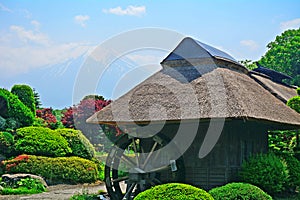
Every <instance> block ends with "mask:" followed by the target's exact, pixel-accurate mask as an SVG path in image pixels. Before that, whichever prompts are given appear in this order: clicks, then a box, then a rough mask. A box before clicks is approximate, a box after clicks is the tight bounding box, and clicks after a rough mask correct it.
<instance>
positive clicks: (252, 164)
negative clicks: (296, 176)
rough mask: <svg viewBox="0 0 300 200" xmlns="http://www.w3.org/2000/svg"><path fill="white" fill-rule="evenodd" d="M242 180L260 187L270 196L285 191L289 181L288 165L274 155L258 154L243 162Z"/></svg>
mask: <svg viewBox="0 0 300 200" xmlns="http://www.w3.org/2000/svg"><path fill="white" fill-rule="evenodd" d="M240 176H241V180H242V181H243V182H246V183H250V184H253V185H256V186H258V187H259V188H261V189H262V190H264V191H265V192H267V193H268V194H271V195H273V194H276V193H279V192H283V191H284V190H285V185H286V183H287V181H288V177H289V175H288V170H287V165H286V163H285V162H283V161H282V160H281V159H280V158H278V157H277V156H275V155H274V154H257V155H255V156H253V157H250V159H249V160H248V161H246V162H243V164H242V169H241V172H240Z"/></svg>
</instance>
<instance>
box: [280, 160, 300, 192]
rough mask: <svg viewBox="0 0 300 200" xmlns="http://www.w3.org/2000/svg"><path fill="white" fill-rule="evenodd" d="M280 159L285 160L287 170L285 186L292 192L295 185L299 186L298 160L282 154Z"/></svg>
mask: <svg viewBox="0 0 300 200" xmlns="http://www.w3.org/2000/svg"><path fill="white" fill-rule="evenodd" d="M282 159H283V160H284V161H285V162H286V164H287V169H288V171H289V180H288V182H287V185H286V188H288V190H290V191H293V192H294V191H295V190H296V188H297V187H300V161H299V160H297V159H296V158H295V157H293V156H290V155H285V156H282Z"/></svg>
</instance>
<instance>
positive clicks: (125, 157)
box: [116, 154, 136, 167]
mask: <svg viewBox="0 0 300 200" xmlns="http://www.w3.org/2000/svg"><path fill="white" fill-rule="evenodd" d="M116 157H117V158H118V159H120V160H123V161H124V162H126V163H127V164H129V165H130V166H131V167H135V165H136V163H134V162H133V161H132V160H131V159H130V158H128V156H126V155H124V154H123V155H122V157H120V156H116Z"/></svg>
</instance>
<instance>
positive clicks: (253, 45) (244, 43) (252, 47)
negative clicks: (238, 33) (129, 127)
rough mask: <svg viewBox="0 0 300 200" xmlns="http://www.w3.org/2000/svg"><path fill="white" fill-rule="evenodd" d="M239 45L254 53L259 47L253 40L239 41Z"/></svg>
mask: <svg viewBox="0 0 300 200" xmlns="http://www.w3.org/2000/svg"><path fill="white" fill-rule="evenodd" d="M240 44H241V45H242V46H245V47H247V48H249V49H250V50H251V51H255V50H257V49H258V47H259V45H258V44H257V43H256V42H255V41H253V40H242V41H240Z"/></svg>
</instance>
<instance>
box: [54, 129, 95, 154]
mask: <svg viewBox="0 0 300 200" xmlns="http://www.w3.org/2000/svg"><path fill="white" fill-rule="evenodd" d="M55 131H56V132H57V133H59V134H60V135H61V136H63V137H64V138H65V139H66V140H67V141H68V143H69V146H70V148H71V149H72V155H73V156H78V157H81V158H86V159H92V158H93V157H94V155H95V149H94V147H93V145H92V144H91V143H90V141H89V140H88V139H87V138H86V137H85V136H84V135H83V134H82V132H81V131H80V130H74V129H69V128H64V129H57V130H55Z"/></svg>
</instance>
